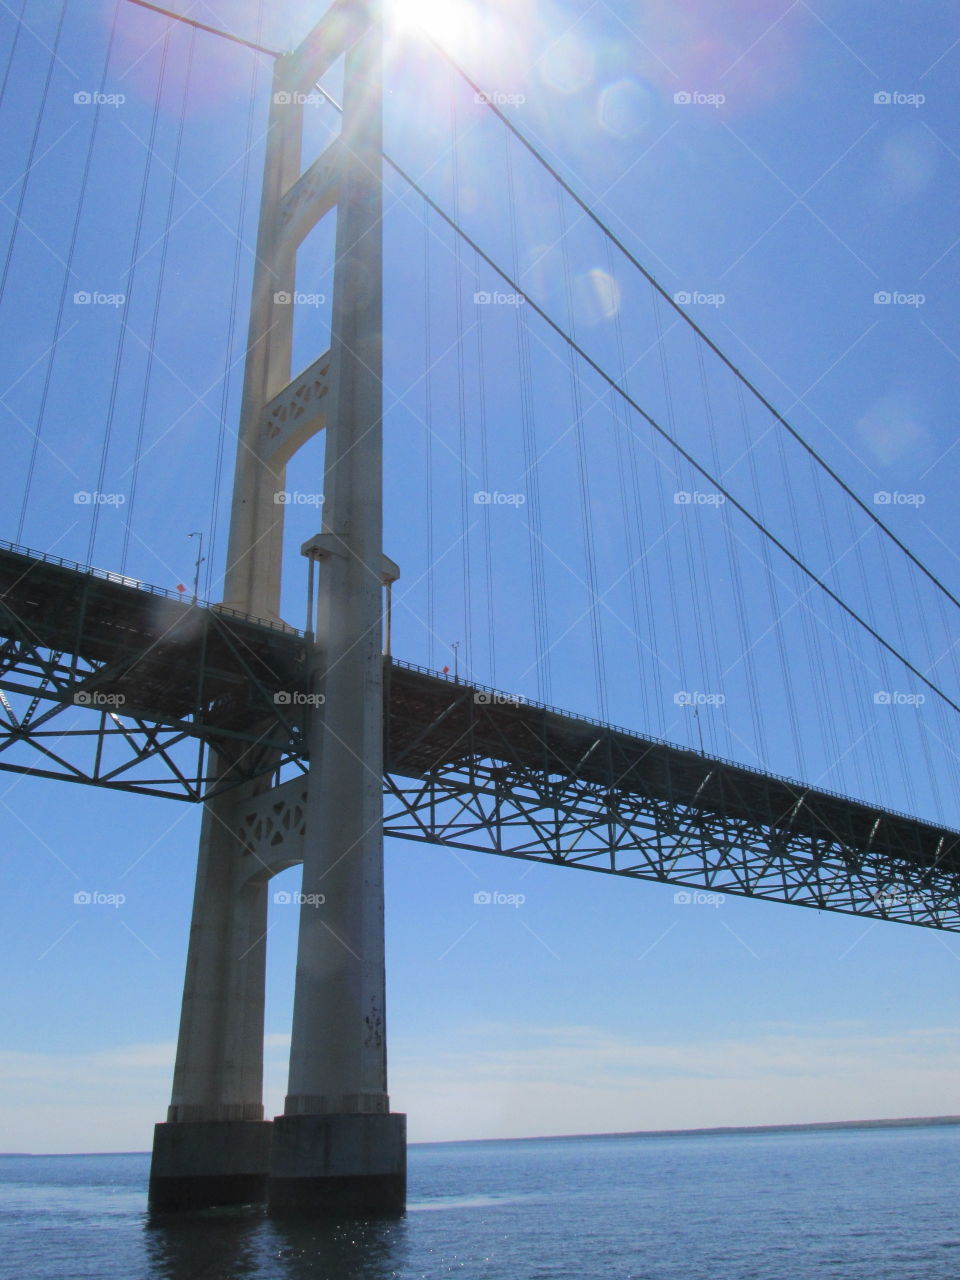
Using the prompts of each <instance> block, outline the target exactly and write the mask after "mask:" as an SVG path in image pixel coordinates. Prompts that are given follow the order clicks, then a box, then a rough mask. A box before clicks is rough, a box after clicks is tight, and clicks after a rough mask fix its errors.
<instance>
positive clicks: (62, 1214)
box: [0, 1126, 960, 1280]
mask: <svg viewBox="0 0 960 1280" xmlns="http://www.w3.org/2000/svg"><path fill="white" fill-rule="evenodd" d="M958 1157H960V1128H954V1127H950V1126H934V1127H929V1128H921V1129H858V1130H843V1131H840V1132H836V1131H834V1132H814V1133H767V1134H732V1135H719V1136H704V1137H654V1138H622V1139H603V1138H571V1139H563V1140H560V1141H550V1142H539V1141H538V1142H493V1143H456V1144H444V1145H432V1146H419V1147H412V1148H411V1149H410V1207H409V1211H408V1213H407V1216H406V1217H405V1218H404V1219H402V1220H401V1221H396V1222H390V1223H378V1224H362V1225H351V1226H347V1225H341V1226H337V1227H328V1228H324V1229H321V1228H317V1227H310V1226H295V1227H294V1226H289V1225H284V1224H278V1223H274V1222H271V1221H270V1220H268V1219H267V1218H265V1217H264V1216H263V1214H262V1213H260V1212H256V1211H250V1210H229V1211H227V1210H218V1211H212V1212H207V1213H203V1214H196V1215H191V1216H189V1217H185V1218H178V1219H173V1220H166V1221H156V1220H151V1219H150V1218H149V1217H148V1215H147V1212H146V1183H147V1172H148V1164H149V1160H148V1157H147V1156H141V1155H130V1156H60V1157H50V1156H29V1157H14V1156H5V1157H0V1239H2V1242H3V1243H2V1248H0V1276H2V1277H11V1280H12V1278H13V1277H17V1280H21V1278H24V1277H30V1278H31V1280H33V1278H38V1280H48V1278H49V1280H88V1278H91V1280H92V1278H96V1280H113V1278H114V1277H115V1278H116V1280H421V1278H422V1280H434V1277H437V1278H439V1277H447V1276H463V1277H469V1278H471V1280H472V1278H473V1277H477V1280H811V1278H816V1280H820V1278H821V1277H823V1278H827V1277H830V1278H831V1280H833V1278H836V1280H857V1278H858V1277H865V1278H866V1277H869V1278H870V1280H886V1278H887V1277H889V1278H890V1280H914V1278H916V1280H941V1278H942V1280H948V1278H949V1280H955V1278H956V1276H957V1274H958V1271H960V1222H958V1216H957V1208H956V1206H957V1169H958Z"/></svg>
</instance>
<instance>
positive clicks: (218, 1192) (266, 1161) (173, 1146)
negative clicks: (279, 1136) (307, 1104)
mask: <svg viewBox="0 0 960 1280" xmlns="http://www.w3.org/2000/svg"><path fill="white" fill-rule="evenodd" d="M272 1128H273V1126H272V1124H271V1123H270V1121H269V1120H196V1121H178V1122H175V1123H173V1124H169V1123H168V1124H158V1125H157V1126H156V1128H155V1129H154V1138H153V1164H152V1166H151V1169H150V1192H149V1198H150V1208H151V1209H152V1210H154V1211H159V1212H164V1211H170V1210H177V1209H209V1208H213V1207H214V1206H217V1205H228V1204H263V1203H264V1201H265V1200H266V1198H267V1174H268V1171H269V1167H270V1131H271V1129H272Z"/></svg>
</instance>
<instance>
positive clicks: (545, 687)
mask: <svg viewBox="0 0 960 1280" xmlns="http://www.w3.org/2000/svg"><path fill="white" fill-rule="evenodd" d="M504 150H505V158H506V171H507V205H508V206H509V209H510V248H511V258H512V265H513V274H514V278H515V279H517V280H519V279H520V277H521V274H522V273H521V271H520V234H519V227H518V224H517V200H516V180H515V176H514V171H513V152H512V149H511V144H510V138H509V136H507V135H504ZM515 310H516V329H517V363H518V369H519V375H520V424H521V432H522V436H523V478H524V487H525V488H526V491H527V498H528V501H527V504H526V511H527V543H528V548H529V555H530V585H531V596H532V607H533V636H534V648H535V650H536V653H535V657H534V663H533V665H534V667H535V668H536V673H537V697H538V698H539V699H540V701H541V702H550V701H552V697H553V693H552V690H553V683H552V672H551V660H550V624H549V616H550V615H549V610H548V602H547V585H546V571H545V569H544V563H543V511H542V508H541V505H540V458H539V451H538V448H537V418H536V399H535V397H534V394H533V362H532V358H531V354H530V328H529V323H530V322H529V321H528V319H527V309H526V307H523V306H520V307H516V308H515Z"/></svg>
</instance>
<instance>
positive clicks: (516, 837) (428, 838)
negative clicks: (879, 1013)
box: [384, 758, 960, 932]
mask: <svg viewBox="0 0 960 1280" xmlns="http://www.w3.org/2000/svg"><path fill="white" fill-rule="evenodd" d="M706 763H708V762H705V764H706ZM386 797H387V809H386V817H385V822H384V830H385V833H386V834H387V835H390V836H393V837H395V838H397V839H402V840H413V841H420V842H423V843H428V844H440V845H445V846H447V847H449V848H455V849H463V850H471V851H475V852H480V853H496V854H500V855H502V856H505V857H511V858H521V859H526V860H529V861H534V862H543V863H548V864H552V865H555V866H568V867H580V868H581V869H583V870H587V871H600V872H604V873H606V874H611V875H620V876H627V877H631V878H634V879H640V880H655V881H659V882H660V883H663V884H671V885H676V886H677V887H678V888H679V889H680V890H682V891H687V892H689V891H691V890H692V891H704V892H708V893H712V894H733V895H737V896H740V897H748V898H762V899H766V900H768V901H773V902H781V903H785V904H789V905H792V906H803V907H815V908H817V909H818V910H823V911H833V912H841V913H846V914H850V915H859V916H868V917H871V918H874V919H879V920H892V921H898V922H900V923H903V924H914V925H920V926H924V927H927V928H935V929H942V930H949V931H954V932H958V931H960V877H958V875H957V873H956V872H955V871H948V870H945V869H942V868H939V867H920V866H918V865H917V864H916V863H912V862H910V861H909V860H907V859H906V858H903V857H897V856H895V855H894V854H892V853H889V852H878V851H864V850H863V849H861V848H856V847H854V846H852V845H851V844H850V843H849V842H846V841H845V840H844V839H843V838H842V836H841V835H840V834H839V833H837V834H835V835H834V836H833V838H830V839H825V838H822V837H817V836H816V835H812V834H810V833H804V832H794V833H790V832H788V831H785V830H784V828H783V827H782V826H780V825H777V824H770V823H763V822H759V821H756V820H749V819H747V818H744V817H742V816H736V815H732V814H730V813H726V812H723V811H722V810H717V809H707V808H698V807H696V806H693V805H689V804H682V803H678V802H676V801H674V802H669V801H665V800H662V799H658V798H655V797H650V796H643V795H641V794H636V793H627V792H625V791H624V790H623V789H622V788H618V787H617V786H616V785H615V784H613V783H612V782H611V783H610V784H609V785H603V784H601V783H592V784H584V783H583V781H582V780H580V779H577V778H575V777H569V778H566V779H558V778H557V777H556V776H555V775H552V774H550V773H548V772H544V771H541V770H537V769H533V768H527V769H519V768H517V767H506V766H505V765H504V763H502V762H493V761H490V760H489V759H479V758H473V759H470V760H469V761H466V762H463V763H462V764H461V765H460V766H459V767H457V768H443V769H438V770H436V771H435V772H433V773H431V774H430V776H428V777H425V778H419V779H415V780H411V779H407V778H402V777H399V776H396V775H390V776H388V777H387V779H386Z"/></svg>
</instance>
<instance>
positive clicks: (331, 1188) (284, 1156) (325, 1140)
mask: <svg viewBox="0 0 960 1280" xmlns="http://www.w3.org/2000/svg"><path fill="white" fill-rule="evenodd" d="M406 1191H407V1117H406V1116H405V1115H396V1114H392V1115H317V1116H278V1117H277V1118H276V1120H274V1122H273V1142H272V1151H271V1157H270V1180H269V1184H268V1195H267V1203H268V1206H269V1209H270V1212H271V1213H272V1214H275V1215H278V1216H284V1217H393V1216H398V1215H400V1214H402V1213H403V1211H404V1208H405V1207H406Z"/></svg>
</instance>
